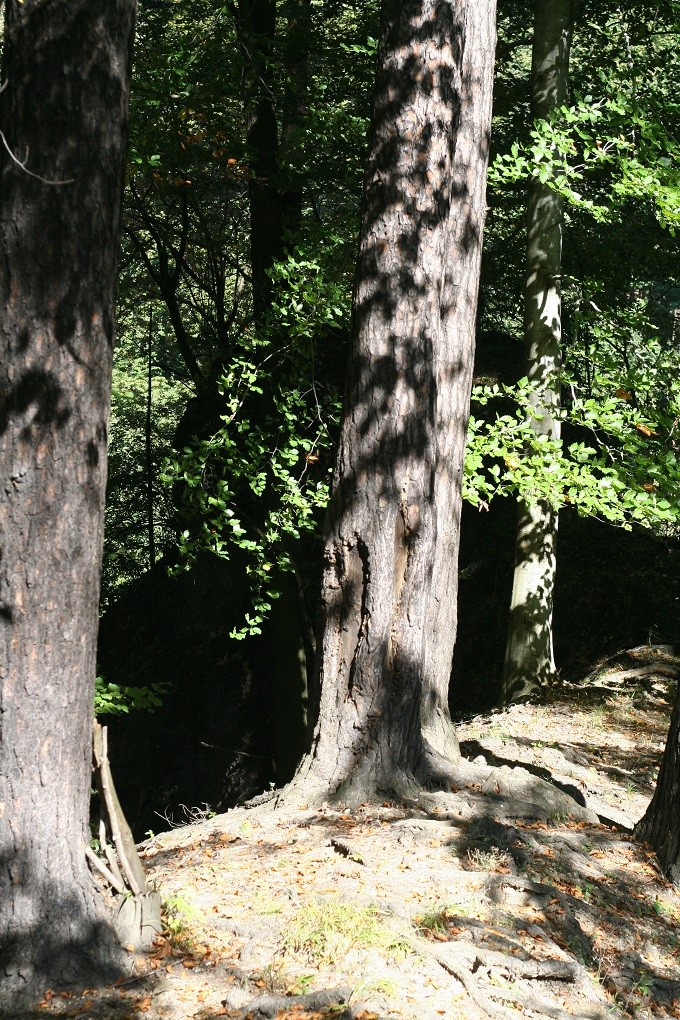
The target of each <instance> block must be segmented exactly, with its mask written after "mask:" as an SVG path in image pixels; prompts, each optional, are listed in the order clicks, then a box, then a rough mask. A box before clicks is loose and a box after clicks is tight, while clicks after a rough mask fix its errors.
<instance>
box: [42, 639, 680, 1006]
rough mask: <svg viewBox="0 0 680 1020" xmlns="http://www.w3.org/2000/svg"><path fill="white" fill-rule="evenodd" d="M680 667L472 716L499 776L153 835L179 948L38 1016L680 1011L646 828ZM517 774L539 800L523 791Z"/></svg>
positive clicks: (630, 673)
mask: <svg viewBox="0 0 680 1020" xmlns="http://www.w3.org/2000/svg"><path fill="white" fill-rule="evenodd" d="M679 667H680V660H679V659H677V658H675V657H674V656H673V655H671V654H670V650H668V651H667V652H666V651H665V650H663V649H661V650H660V649H655V650H652V649H635V650H633V651H631V652H628V653H625V654H623V655H621V656H619V657H617V658H616V659H614V660H610V661H609V662H608V663H607V664H606V665H603V666H602V667H601V668H600V669H599V671H597V672H596V673H594V674H593V675H591V676H590V677H588V678H587V679H586V680H584V681H583V682H582V683H581V684H579V685H562V686H560V688H559V689H556V690H554V691H553V692H552V693H551V695H550V696H549V698H548V699H547V700H545V701H544V702H543V703H541V704H531V705H520V706H514V707H512V708H510V709H508V710H507V711H503V712H497V713H493V714H491V715H486V716H478V717H476V718H474V719H472V720H469V721H466V722H463V723H461V724H460V725H459V728H458V733H459V736H460V739H461V742H462V749H463V753H464V754H465V756H466V757H467V758H469V759H473V760H476V761H477V764H478V765H479V766H480V767H484V768H485V769H486V773H485V774H486V775H487V779H486V780H484V781H483V782H481V783H472V784H470V787H469V788H467V789H461V790H458V791H455V792H453V793H452V794H448V795H437V796H433V797H430V798H428V799H427V800H426V801H425V802H423V803H422V804H419V803H414V804H410V805H407V806H405V805H397V804H390V803H387V802H386V803H384V804H382V805H381V806H370V807H369V806H366V807H362V808H359V809H358V810H351V811H350V810H340V809H338V808H336V807H325V808H322V809H320V810H310V809H304V808H301V809H299V810H297V811H292V810H289V809H288V808H283V807H282V808H280V809H278V810H272V809H271V807H272V805H271V804H268V805H265V806H264V807H262V808H257V809H253V810H248V809H245V808H238V809H235V810H233V811H230V812H228V813H227V814H225V815H220V816H216V817H213V818H206V819H203V820H201V821H200V822H198V823H196V824H193V825H190V826H186V827H183V828H177V829H174V830H172V831H170V832H166V833H162V834H160V835H158V836H156V837H154V838H151V839H149V840H147V841H146V843H145V844H143V845H142V850H141V852H142V856H143V859H144V862H145V866H146V868H147V869H148V871H149V873H150V875H151V876H152V878H153V880H154V881H155V883H157V886H158V888H159V889H160V892H161V895H162V898H163V901H164V903H165V917H166V931H165V934H164V936H163V937H162V938H160V939H158V941H157V942H156V944H155V946H154V949H153V951H152V953H151V954H150V955H148V956H145V957H143V958H140V960H139V961H138V973H137V975H136V976H135V977H133V978H132V979H130V980H128V981H126V982H124V983H122V984H119V985H118V986H115V987H112V988H109V989H106V990H103V991H97V992H88V991H85V992H84V993H82V994H75V993H72V994H71V995H69V996H64V995H63V994H62V995H59V994H56V993H55V994H48V995H47V996H46V997H45V999H44V1000H43V1002H42V1003H41V1004H40V1005H39V1007H38V1008H37V1009H36V1010H35V1011H33V1012H32V1013H31V1014H30V1016H31V1017H35V1018H37V1017H57V1016H64V1015H66V1016H69V1017H73V1016H78V1017H85V1018H92V1020H127V1018H139V1017H148V1018H150V1020H161V1018H167V1020H180V1018H185V1017H194V1018H197V1020H212V1018H216V1017H225V1018H228V1020H246V1018H247V1020H262V1018H265V1017H272V1018H274V1017H276V1018H279V1020H331V1018H336V1020H337V1018H339V1020H350V1018H351V1020H392V1018H394V1020H397V1018H405V1020H415V1018H418V1020H438V1018H440V1017H447V1018H459V1017H460V1018H464V1020H483V1018H485V1017H488V1016H491V1017H494V1018H498V1020H511V1018H518V1017H520V1016H528V1017H532V1016H536V1017H542V1016H547V1017H552V1018H554V1020H568V1018H569V1017H573V1016H576V1017H588V1018H592V1020H595V1018H605V1017H625V1016H629V1017H639V1018H646V1017H664V1016H673V1017H680V894H679V893H678V892H677V891H674V890H673V888H672V887H670V886H669V885H668V884H667V883H665V882H664V881H663V880H662V879H661V877H660V875H659V873H658V871H657V869H656V866H655V859H654V855H653V854H652V853H651V852H650V851H649V848H647V847H645V846H643V845H639V844H637V843H636V842H635V841H634V840H633V838H632V834H631V828H632V825H633V824H634V823H635V821H637V820H638V819H639V818H640V817H641V816H642V815H643V813H644V811H645V808H646V806H647V804H648V802H649V799H650V797H651V794H652V792H653V787H654V782H655V778H656V770H657V767H658V763H659V761H660V757H661V754H662V751H663V747H664V742H665V738H666V732H667V728H668V723H669V718H670V705H671V702H672V694H673V690H674V683H675V678H677V672H678V668H679ZM518 767H521V768H523V769H524V770H526V771H522V772H520V771H517V770H518ZM508 776H510V777H511V778H512V777H513V776H519V777H520V778H521V777H524V778H525V779H526V780H527V783H528V784H529V785H526V784H525V788H526V790H527V791H528V792H527V793H526V795H525V796H524V797H519V798H518V797H516V796H515V797H514V798H512V797H511V798H510V799H508V798H506V797H504V796H503V790H504V788H505V783H506V780H507V778H508ZM538 779H544V780H547V782H548V783H549V784H550V786H551V788H552V789H556V790H557V791H558V795H559V797H561V798H562V799H561V800H558V801H557V802H556V803H558V808H557V809H556V808H555V807H554V806H552V807H551V804H552V803H553V802H552V801H551V800H550V798H549V797H548V798H542V797H541V796H538V797H537V798H535V799H532V797H533V795H532V793H531V789H533V788H532V787H531V783H532V782H533V783H537V782H538ZM539 785H540V786H541V788H543V784H539ZM520 787H521V784H520ZM535 788H536V789H538V787H535ZM559 790H562V791H566V792H567V793H571V794H572V795H573V797H574V798H575V799H573V800H566V799H565V795H564V793H561V794H560V793H559ZM499 791H500V792H499ZM565 804H567V805H569V804H571V805H572V806H573V810H565V807H564V805H565Z"/></svg>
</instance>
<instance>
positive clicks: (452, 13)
mask: <svg viewBox="0 0 680 1020" xmlns="http://www.w3.org/2000/svg"><path fill="white" fill-rule="evenodd" d="M494 13H495V3H494V0H467V2H465V0H385V2H384V3H383V12H382V24H381V40H380V48H379V55H378V70H377V80H376V85H375V93H374V100H373V117H372V127H371V137H370V142H369V157H368V167H367V173H366V178H365V184H364V209H363V222H362V233H361V242H360V251H359V260H358V265H357V275H356V282H355V293H354V305H353V324H352V349H351V360H350V371H349V377H348V386H347V392H346V399H345V417H344V423H343V428H342V435H341V439H340V449H339V453H338V461H337V466H336V472H335V479H334V492H333V498H332V501H331V505H330V508H329V515H328V523H327V540H326V549H325V561H324V577H323V590H322V598H323V627H322V632H321V641H320V671H321V706H320V715H319V723H318V725H317V729H316V732H315V736H314V742H313V748H312V752H311V755H310V757H309V758H308V759H307V760H306V761H305V762H303V764H302V766H301V768H300V770H299V773H298V776H297V779H296V786H297V787H299V788H301V789H303V790H304V791H305V792H306V793H310V794H311V793H312V792H313V791H318V793H319V794H320V795H321V796H324V795H325V796H335V797H337V798H338V799H342V800H346V801H362V800H366V799H369V798H373V797H376V796H378V797H379V796H381V795H384V794H386V793H389V792H390V791H396V792H405V791H408V790H413V789H414V788H418V787H419V786H421V785H424V786H428V787H438V788H446V787H447V786H448V784H449V783H450V781H451V776H452V769H453V765H452V762H454V761H455V760H456V759H457V758H458V757H459V751H458V745H457V740H456V736H455V732H454V728H453V725H452V722H451V719H450V715H449V709H448V703H447V693H448V683H449V676H450V672H451V659H452V653H453V645H454V640H455V631H456V597H457V590H456V589H457V560H458V532H459V520H460V508H461V474H462V466H463V451H464V444H465V432H466V425H467V419H468V409H469V393H470V380H471V370H472V361H473V348H474V331H475V313H476V305H477V287H478V277H479V262H480V252H481V243H482V228H483V221H484V196H485V182H486V165H487V153H488V143H489V129H490V117H491V93H492V75H493V53H494V35H495V31H494Z"/></svg>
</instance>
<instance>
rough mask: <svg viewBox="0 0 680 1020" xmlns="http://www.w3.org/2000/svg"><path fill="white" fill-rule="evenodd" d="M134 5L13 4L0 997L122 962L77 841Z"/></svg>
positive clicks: (2, 299)
mask: <svg viewBox="0 0 680 1020" xmlns="http://www.w3.org/2000/svg"><path fill="white" fill-rule="evenodd" d="M134 9H135V5H134V0H61V2H60V3H58V4H55V3H44V2H42V0H24V2H23V3H22V2H20V0H7V4H6V8H5V10H6V27H5V51H4V68H3V81H4V82H5V86H4V89H3V94H2V98H1V100H0V103H1V111H0V116H1V125H2V131H3V135H4V137H3V138H2V139H1V140H2V142H3V145H2V146H1V147H0V172H1V178H0V187H1V192H0V252H1V257H0V309H1V314H0V478H1V479H2V487H1V488H0V550H1V561H0V726H1V731H0V790H1V791H2V800H1V802H0V1011H11V1010H13V1009H19V1008H21V1007H22V1006H23V1005H24V1004H25V1003H27V1002H30V1001H31V1000H33V999H34V998H36V997H37V996H38V995H39V994H40V993H41V991H42V990H43V989H44V988H45V987H46V986H47V985H55V984H60V983H64V982H78V983H80V984H81V985H82V984H90V983H92V982H94V981H96V980H100V979H102V978H109V979H110V978H111V977H113V976H115V974H116V973H120V966H121V963H122V955H123V954H122V951H121V950H120V947H119V945H118V943H117V939H116V937H115V934H114V929H113V923H112V920H111V917H110V914H109V913H108V912H107V910H106V909H105V905H104V903H103V900H102V901H101V902H100V897H99V894H98V891H97V889H96V887H95V885H94V881H93V879H92V877H91V875H90V873H89V871H88V868H87V867H86V858H85V851H86V848H87V846H88V843H89V839H90V835H89V830H88V819H89V804H90V785H91V782H90V771H91V754H92V747H91V742H92V711H93V689H94V675H95V645H96V636H97V609H98V596H99V570H100V564H101V549H102V529H103V501H104V489H105V481H106V440H107V426H108V410H109V393H110V378H111V355H112V343H113V322H114V306H115V289H116V275H117V274H116V269H117V253H118V237H119V223H120V207H121V192H122V181H123V170H124V153H125V141H126V129H127V106H128V93H129V73H130V58H131V48H132V34H133V23H134ZM20 163H23V164H25V167H24V168H22V166H21V165H19V164H20ZM57 182H60V183H57Z"/></svg>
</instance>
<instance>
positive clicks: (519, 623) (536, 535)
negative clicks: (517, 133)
mask: <svg viewBox="0 0 680 1020" xmlns="http://www.w3.org/2000/svg"><path fill="white" fill-rule="evenodd" d="M571 8H572V0H536V3H535V7H534V40H533V54H532V66H531V99H532V115H533V120H534V121H536V120H541V119H546V118H547V117H548V116H549V115H550V113H551V111H552V110H554V109H555V108H556V107H557V106H561V105H562V104H563V103H565V102H566V100H567V91H568V85H569V44H570V37H571V18H572V10H571ZM563 221H564V215H563V209H562V199H561V198H560V197H559V196H558V195H556V194H555V193H554V192H553V191H552V190H551V188H550V187H549V185H547V184H541V182H540V181H538V180H537V179H533V180H532V181H531V183H530V185H529V203H528V212H527V282H526V287H525V292H524V336H525V344H526V359H527V376H528V378H529V381H530V383H531V384H532V395H531V411H532V417H531V419H530V422H529V424H530V425H531V428H532V430H533V431H534V432H535V434H536V435H538V436H549V437H550V438H551V439H559V436H560V422H559V417H558V412H559V409H560V389H559V385H560V383H559V376H560V367H561V359H562V297H561V285H562V227H563ZM556 540H557V512H556V511H555V510H553V509H552V508H551V507H550V506H549V504H547V503H544V502H542V503H537V504H536V505H534V506H528V505H526V504H520V507H519V518H518V523H517V545H516V550H515V574H514V579H513V586H512V599H511V603H510V621H509V630H508V641H507V645H506V650H505V668H504V675H503V682H502V687H501V696H500V703H501V704H504V705H505V704H509V703H510V702H511V701H517V700H520V699H521V698H525V697H527V696H528V695H530V694H531V693H532V692H533V691H535V690H537V689H538V688H539V687H540V686H542V685H544V684H545V683H547V682H548V681H550V680H551V679H553V678H554V677H555V658H554V655H553V640H552V608H553V589H554V586H555V566H556V562H555V543H556Z"/></svg>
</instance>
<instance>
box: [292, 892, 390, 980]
mask: <svg viewBox="0 0 680 1020" xmlns="http://www.w3.org/2000/svg"><path fill="white" fill-rule="evenodd" d="M357 948H358V949H376V950H382V951H384V952H389V951H395V950H396V951H397V952H401V953H405V952H406V951H407V946H406V943H405V942H404V941H403V940H402V939H400V937H399V935H398V934H397V933H396V932H394V931H393V930H392V928H390V926H389V925H388V924H386V923H385V921H384V920H383V918H382V916H381V914H380V912H379V911H378V910H377V908H376V907H358V906H355V905H354V904H352V903H343V902H342V900H339V899H336V898H332V899H323V900H321V899H319V900H314V901H313V902H311V903H307V904H305V905H304V906H301V907H300V909H299V910H298V912H297V914H296V915H295V917H294V918H293V920H292V921H291V922H290V924H289V925H288V926H287V928H286V931H285V934H284V936H283V940H282V949H283V952H284V953H289V954H293V953H297V954H300V955H302V956H304V958H305V959H307V960H309V961H310V962H313V963H315V964H323V963H332V962H333V961H334V960H339V959H342V957H344V956H346V955H347V953H348V952H349V951H350V949H357Z"/></svg>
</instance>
